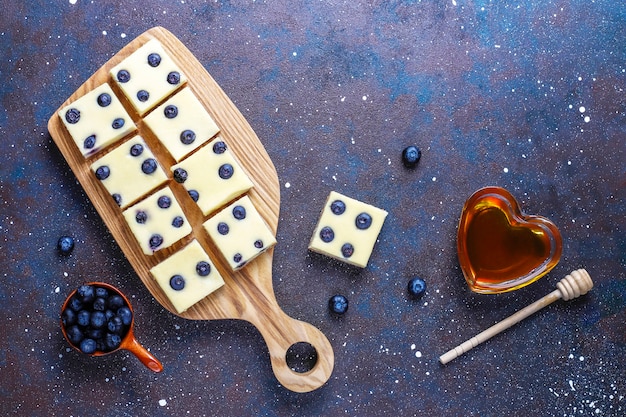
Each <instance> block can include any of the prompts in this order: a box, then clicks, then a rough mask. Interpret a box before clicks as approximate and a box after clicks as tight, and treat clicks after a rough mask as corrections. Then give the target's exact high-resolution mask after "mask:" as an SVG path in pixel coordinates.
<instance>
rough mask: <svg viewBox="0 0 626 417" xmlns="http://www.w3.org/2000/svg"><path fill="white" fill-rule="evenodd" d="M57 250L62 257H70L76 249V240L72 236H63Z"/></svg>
mask: <svg viewBox="0 0 626 417" xmlns="http://www.w3.org/2000/svg"><path fill="white" fill-rule="evenodd" d="M57 249H58V250H59V252H60V253H61V254H62V255H69V254H70V253H72V250H73V249H74V238H73V237H71V236H61V237H60V238H59V241H58V242H57Z"/></svg>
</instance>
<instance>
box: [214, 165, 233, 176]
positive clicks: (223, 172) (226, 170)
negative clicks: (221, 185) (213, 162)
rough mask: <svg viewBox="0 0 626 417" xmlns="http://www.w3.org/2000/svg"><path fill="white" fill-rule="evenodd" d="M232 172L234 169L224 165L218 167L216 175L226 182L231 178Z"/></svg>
mask: <svg viewBox="0 0 626 417" xmlns="http://www.w3.org/2000/svg"><path fill="white" fill-rule="evenodd" d="M234 171H235V169H234V168H233V166H232V165H231V164H224V165H222V166H220V169H219V170H218V174H219V176H220V178H222V179H224V180H227V179H229V178H230V177H232V176H233V173H234Z"/></svg>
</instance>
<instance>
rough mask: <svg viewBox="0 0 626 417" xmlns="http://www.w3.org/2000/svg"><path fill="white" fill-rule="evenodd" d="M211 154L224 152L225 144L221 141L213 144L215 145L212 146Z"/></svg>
mask: <svg viewBox="0 0 626 417" xmlns="http://www.w3.org/2000/svg"><path fill="white" fill-rule="evenodd" d="M213 152H214V153H216V154H218V155H219V154H222V153H224V152H226V144H225V143H224V142H222V141H221V140H220V141H218V142H215V144H214V145H213Z"/></svg>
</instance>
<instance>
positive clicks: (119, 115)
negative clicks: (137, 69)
mask: <svg viewBox="0 0 626 417" xmlns="http://www.w3.org/2000/svg"><path fill="white" fill-rule="evenodd" d="M59 117H60V118H61V122H62V123H63V125H65V128H66V129H67V131H68V133H69V134H70V136H71V137H72V139H73V140H74V142H75V143H76V146H77V147H78V149H79V150H80V152H81V153H82V154H83V156H89V155H92V154H94V153H96V152H98V151H99V150H100V149H103V148H104V147H106V146H108V145H110V144H111V143H113V142H115V141H117V140H118V139H120V138H122V137H124V136H126V135H127V134H129V133H131V132H133V131H135V130H136V129H137V128H136V126H135V124H134V123H133V121H132V119H131V118H130V116H129V115H128V113H126V110H125V109H124V106H122V103H120V101H119V99H118V98H117V96H116V95H115V93H113V90H111V87H110V86H109V85H108V84H107V83H104V84H102V85H100V86H99V87H97V88H95V89H94V90H92V91H90V92H88V93H87V94H85V95H84V96H82V97H80V98H78V99H76V100H75V101H73V102H72V103H70V104H69V105H67V106H65V107H64V108H62V109H61V110H60V111H59Z"/></svg>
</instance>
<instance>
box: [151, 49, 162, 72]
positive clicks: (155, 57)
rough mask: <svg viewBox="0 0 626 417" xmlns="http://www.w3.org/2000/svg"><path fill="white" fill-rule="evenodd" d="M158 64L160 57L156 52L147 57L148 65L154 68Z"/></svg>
mask: <svg viewBox="0 0 626 417" xmlns="http://www.w3.org/2000/svg"><path fill="white" fill-rule="evenodd" d="M160 63H161V55H159V54H157V53H156V52H153V53H151V54H150V55H148V65H150V66H151V67H153V68H154V67H158V66H159V64H160Z"/></svg>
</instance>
